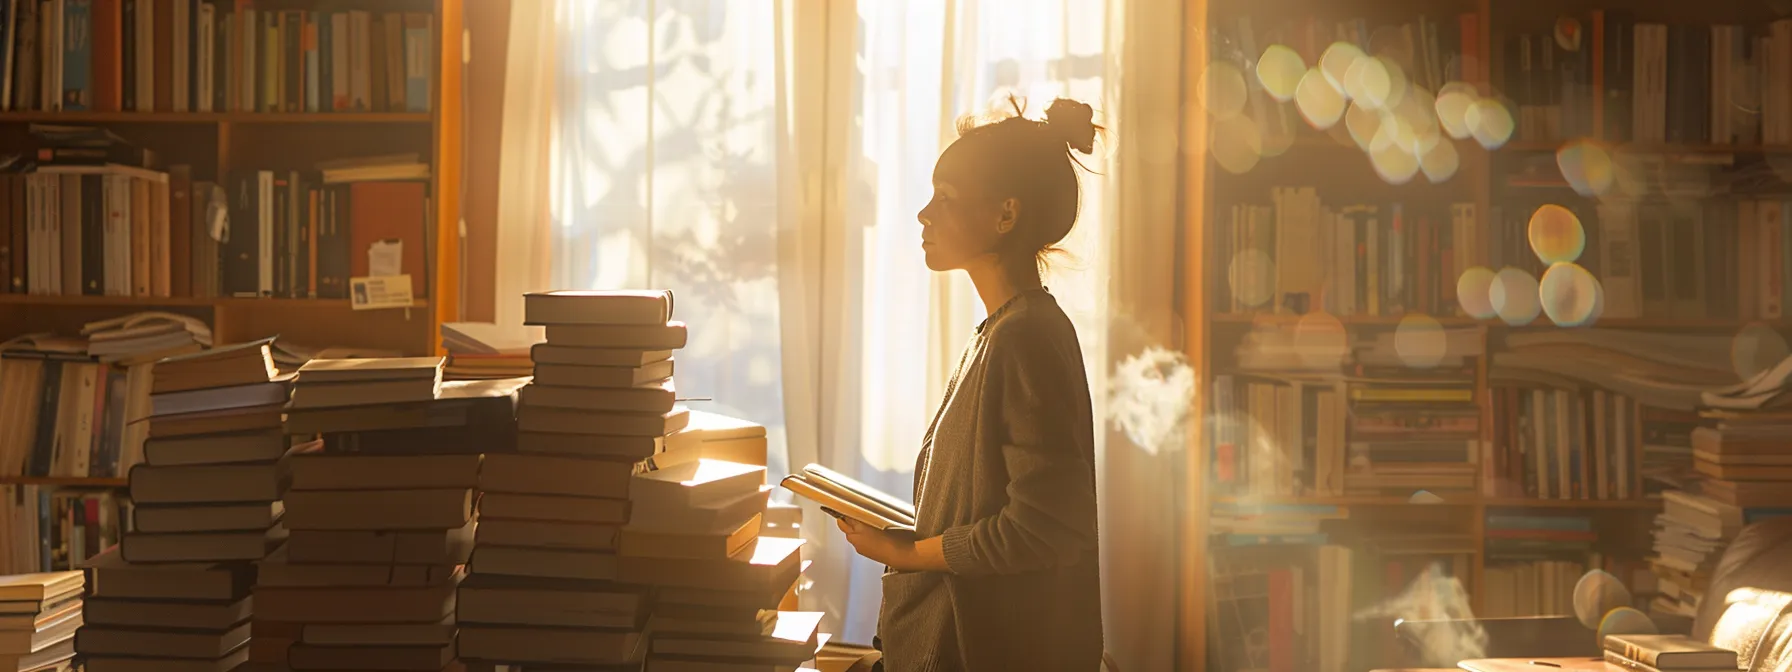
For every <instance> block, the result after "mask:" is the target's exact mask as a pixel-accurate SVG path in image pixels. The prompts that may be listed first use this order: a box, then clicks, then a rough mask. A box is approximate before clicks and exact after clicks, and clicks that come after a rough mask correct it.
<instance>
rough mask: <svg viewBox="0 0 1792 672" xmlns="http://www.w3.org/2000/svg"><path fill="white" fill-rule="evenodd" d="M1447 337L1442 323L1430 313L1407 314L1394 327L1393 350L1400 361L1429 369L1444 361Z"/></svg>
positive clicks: (1447, 343)
mask: <svg viewBox="0 0 1792 672" xmlns="http://www.w3.org/2000/svg"><path fill="white" fill-rule="evenodd" d="M1448 351H1449V339H1448V338H1447V337H1446V336H1445V334H1444V325H1442V324H1439V323H1438V321H1437V318H1434V317H1432V316H1430V315H1417V314H1414V315H1407V316H1405V317H1402V318H1400V326H1397V327H1394V352H1395V354H1398V355H1399V356H1400V361H1401V362H1403V363H1405V364H1406V365H1407V366H1409V367H1412V368H1415V369H1429V368H1432V367H1435V366H1437V364H1438V362H1442V361H1444V355H1445V354H1446V353H1447V352H1448Z"/></svg>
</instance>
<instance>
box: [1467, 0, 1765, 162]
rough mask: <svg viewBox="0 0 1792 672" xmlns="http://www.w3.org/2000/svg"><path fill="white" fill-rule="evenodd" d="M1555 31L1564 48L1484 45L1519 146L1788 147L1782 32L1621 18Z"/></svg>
mask: <svg viewBox="0 0 1792 672" xmlns="http://www.w3.org/2000/svg"><path fill="white" fill-rule="evenodd" d="M1564 22H1568V23H1569V25H1572V26H1573V27H1574V30H1573V31H1571V32H1568V33H1566V34H1567V35H1572V36H1573V39H1566V38H1564V37H1563V35H1564V32H1563V29H1562V28H1561V27H1559V26H1558V27H1556V28H1555V30H1553V31H1539V32H1527V33H1518V34H1511V35H1505V36H1503V37H1499V38H1496V49H1497V52H1496V53H1495V55H1494V58H1495V59H1496V60H1499V61H1500V62H1501V63H1502V65H1503V68H1504V72H1505V81H1504V82H1503V84H1502V86H1501V93H1503V94H1505V95H1506V96H1507V97H1508V98H1510V99H1511V100H1512V102H1513V103H1514V104H1515V105H1516V106H1517V114H1516V115H1515V117H1516V121H1517V127H1518V134H1517V136H1518V139H1519V140H1523V141H1536V142H1547V141H1555V140H1562V139H1566V138H1579V137H1601V138H1603V139H1605V140H1610V141H1617V142H1640V143H1663V142H1667V143H1688V144H1702V143H1711V144H1716V145H1740V146H1751V145H1762V144H1766V145H1784V144H1787V143H1792V125H1789V124H1788V122H1786V119H1787V118H1788V116H1789V114H1792V93H1789V89H1788V87H1789V86H1792V62H1788V61H1787V60H1786V59H1785V58H1784V57H1783V55H1784V54H1786V53H1787V50H1788V49H1792V22H1787V21H1783V20H1782V21H1775V22H1772V23H1761V24H1758V25H1749V26H1743V25H1730V24H1721V23H1717V24H1710V25H1702V24H1693V23H1675V24H1663V23H1652V22H1646V21H1644V22H1639V21H1637V20H1636V16H1635V12H1633V11H1631V10H1628V9H1621V8H1611V9H1594V10H1591V11H1589V12H1588V13H1587V14H1586V15H1584V16H1576V15H1564V16H1561V17H1559V18H1558V23H1559V24H1560V23H1564ZM1583 26H1584V28H1582V27H1583ZM1583 36H1585V37H1583ZM1596 120H1597V122H1596ZM1596 123H1597V124H1598V128H1596V126H1595V124H1596ZM1596 131H1600V132H1597V133H1596Z"/></svg>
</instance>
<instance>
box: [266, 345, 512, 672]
mask: <svg viewBox="0 0 1792 672" xmlns="http://www.w3.org/2000/svg"><path fill="white" fill-rule="evenodd" d="M441 378H442V359H441V358H439V357H410V358H379V359H314V360H311V361H310V362H307V363H306V364H305V365H304V366H303V367H301V368H300V369H299V371H298V379H297V381H296V382H295V384H294V388H293V394H292V401H291V403H290V404H289V406H288V414H287V419H286V426H285V427H286V431H287V433H288V434H290V435H292V436H294V437H302V438H305V439H311V438H312V437H318V438H317V439H316V440H317V441H319V442H320V443H321V444H322V445H323V450H321V451H319V452H316V453H312V454H307V455H303V456H299V457H296V458H294V460H293V465H292V489H291V490H290V492H288V493H287V499H286V507H287V509H286V525H287V527H289V528H290V529H291V530H292V535H291V539H290V540H289V541H288V542H287V545H286V547H285V548H284V549H282V550H281V552H279V553H276V554H275V555H273V556H272V557H270V558H268V559H267V560H265V561H263V562H262V563H261V566H260V572H259V575H258V577H257V579H256V586H255V600H256V616H257V618H258V619H265V620H266V621H267V622H268V623H270V626H269V630H274V631H279V633H280V634H279V636H278V637H275V638H270V642H269V645H268V646H265V647H257V656H256V658H257V660H258V662H260V661H261V660H262V659H263V658H264V657H265V658H266V659H267V661H266V662H269V663H273V664H275V665H283V666H284V667H285V669H292V670H343V669H379V670H418V671H423V672H432V671H434V670H441V669H444V668H446V667H448V666H449V665H450V664H451V663H453V662H454V661H455V656H456V654H455V633H456V622H455V618H454V612H455V591H456V588H457V587H458V586H459V584H460V582H461V578H462V575H463V572H462V565H464V564H465V562H466V560H467V556H468V553H469V551H470V548H471V545H472V544H471V541H472V535H473V528H474V525H475V523H474V521H473V518H474V516H473V509H474V505H475V502H476V493H475V490H474V489H475V488H476V487H477V485H478V481H479V467H480V461H481V455H480V454H481V453H482V452H484V451H485V450H507V449H508V442H507V441H505V440H504V439H503V438H501V437H500V435H501V434H503V433H507V432H510V431H513V426H512V425H511V418H512V417H513V413H514V405H515V402H514V391H515V389H516V387H517V386H519V385H520V384H521V381H519V380H509V381H479V382H477V383H461V384H456V383H443V382H442V380H441ZM276 623H277V624H279V625H277V626H275V625H271V624H276ZM264 651H265V654H264V653H263V652H264Z"/></svg>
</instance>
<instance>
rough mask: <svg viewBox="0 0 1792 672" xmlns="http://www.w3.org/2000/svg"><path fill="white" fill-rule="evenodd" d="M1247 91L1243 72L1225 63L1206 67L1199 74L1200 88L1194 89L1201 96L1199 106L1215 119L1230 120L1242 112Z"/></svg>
mask: <svg viewBox="0 0 1792 672" xmlns="http://www.w3.org/2000/svg"><path fill="white" fill-rule="evenodd" d="M1249 90H1250V89H1249V88H1248V87H1246V86H1245V83H1244V72H1243V71H1242V70H1239V69H1238V66H1236V65H1233V64H1232V63H1228V62H1225V61H1217V62H1214V63H1212V64H1210V65H1208V66H1207V71H1206V72H1203V73H1201V82H1200V86H1199V87H1198V88H1197V89H1196V91H1198V92H1199V93H1200V96H1201V106H1202V107H1204V108H1206V109H1207V113H1208V114H1211V115H1213V118H1215V119H1231V118H1233V117H1237V116H1238V114H1239V113H1240V112H1243V111H1244V103H1245V99H1246V97H1247V95H1246V94H1247V92H1248V91H1249Z"/></svg>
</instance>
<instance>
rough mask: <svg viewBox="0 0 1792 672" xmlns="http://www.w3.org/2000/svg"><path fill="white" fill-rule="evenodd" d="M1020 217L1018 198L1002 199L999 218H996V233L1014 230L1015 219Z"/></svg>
mask: <svg viewBox="0 0 1792 672" xmlns="http://www.w3.org/2000/svg"><path fill="white" fill-rule="evenodd" d="M1019 219H1020V199H1016V198H1012V197H1010V198H1006V199H1002V213H1001V218H1000V219H997V220H996V233H1008V232H1009V231H1013V230H1014V223H1015V221H1017V220H1019Z"/></svg>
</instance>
